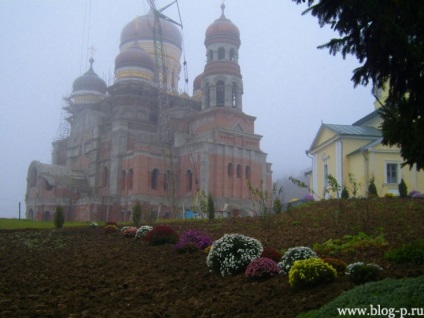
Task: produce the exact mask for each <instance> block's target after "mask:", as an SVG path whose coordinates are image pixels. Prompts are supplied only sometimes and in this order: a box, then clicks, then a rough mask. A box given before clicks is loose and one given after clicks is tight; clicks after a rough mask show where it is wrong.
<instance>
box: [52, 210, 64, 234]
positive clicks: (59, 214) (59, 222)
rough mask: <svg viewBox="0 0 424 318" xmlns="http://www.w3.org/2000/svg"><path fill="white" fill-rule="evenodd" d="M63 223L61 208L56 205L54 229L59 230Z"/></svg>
mask: <svg viewBox="0 0 424 318" xmlns="http://www.w3.org/2000/svg"><path fill="white" fill-rule="evenodd" d="M64 223H65V215H64V214H63V207H62V206H61V205H58V206H57V207H56V211H55V214H54V227H55V228H56V229H61V228H62V227H63V224H64Z"/></svg>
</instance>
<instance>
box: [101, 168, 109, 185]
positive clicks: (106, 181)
mask: <svg viewBox="0 0 424 318" xmlns="http://www.w3.org/2000/svg"><path fill="white" fill-rule="evenodd" d="M102 183H103V186H105V187H106V186H108V185H109V169H108V168H107V167H104V168H103V175H102Z"/></svg>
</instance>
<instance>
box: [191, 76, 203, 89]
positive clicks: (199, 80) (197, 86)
mask: <svg viewBox="0 0 424 318" xmlns="http://www.w3.org/2000/svg"><path fill="white" fill-rule="evenodd" d="M202 79H203V73H202V74H199V75H197V76H196V78H195V79H194V81H193V91H196V90H198V89H200V87H201V84H202Z"/></svg>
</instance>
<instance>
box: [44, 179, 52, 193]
mask: <svg viewBox="0 0 424 318" xmlns="http://www.w3.org/2000/svg"><path fill="white" fill-rule="evenodd" d="M44 187H45V188H46V191H51V190H52V189H53V186H52V185H51V184H50V183H49V182H48V181H47V180H46V179H44Z"/></svg>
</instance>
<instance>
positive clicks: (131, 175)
mask: <svg viewBox="0 0 424 318" xmlns="http://www.w3.org/2000/svg"><path fill="white" fill-rule="evenodd" d="M133 179H134V171H133V169H132V168H130V169H129V170H128V175H127V188H128V190H132V188H133Z"/></svg>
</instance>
